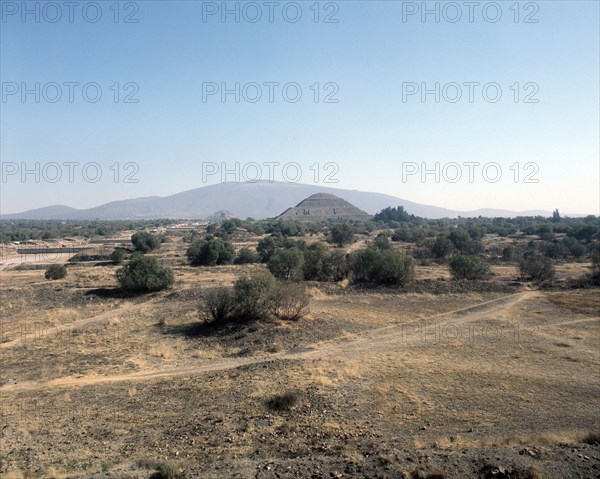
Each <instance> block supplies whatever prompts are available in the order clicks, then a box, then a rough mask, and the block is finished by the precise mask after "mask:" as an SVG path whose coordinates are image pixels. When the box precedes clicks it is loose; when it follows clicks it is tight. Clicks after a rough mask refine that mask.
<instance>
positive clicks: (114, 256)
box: [110, 248, 127, 264]
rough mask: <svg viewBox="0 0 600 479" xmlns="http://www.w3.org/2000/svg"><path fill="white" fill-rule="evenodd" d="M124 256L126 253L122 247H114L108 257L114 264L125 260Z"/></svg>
mask: <svg viewBox="0 0 600 479" xmlns="http://www.w3.org/2000/svg"><path fill="white" fill-rule="evenodd" d="M125 256H127V253H126V252H125V250H124V249H122V248H116V249H115V250H114V251H113V252H112V253H111V254H110V259H111V261H112V262H113V263H114V264H121V263H123V261H125Z"/></svg>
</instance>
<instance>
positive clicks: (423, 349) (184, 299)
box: [0, 241, 600, 478]
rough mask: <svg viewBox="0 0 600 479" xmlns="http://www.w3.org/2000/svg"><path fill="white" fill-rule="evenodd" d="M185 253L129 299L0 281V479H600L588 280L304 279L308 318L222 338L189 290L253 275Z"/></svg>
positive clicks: (71, 280) (598, 324) (107, 270)
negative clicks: (584, 284) (152, 285)
mask: <svg viewBox="0 0 600 479" xmlns="http://www.w3.org/2000/svg"><path fill="white" fill-rule="evenodd" d="M236 246H238V247H239V245H236ZM353 247H356V245H353ZM184 252H185V249H184V246H183V245H182V244H181V243H179V242H177V241H174V242H173V243H170V244H169V243H167V244H166V245H165V246H164V247H163V248H161V249H160V250H159V251H158V252H156V253H152V254H153V255H156V256H158V257H160V258H161V259H162V260H163V261H165V262H167V263H168V264H169V265H170V266H171V267H172V268H173V269H174V271H175V274H176V283H175V285H174V286H173V287H172V288H171V289H170V290H168V291H164V292H160V293H153V294H149V295H141V296H123V295H121V294H119V293H118V292H117V291H116V290H115V288H116V281H115V277H114V272H115V270H116V269H117V266H113V265H110V264H95V263H92V264H87V263H78V264H72V265H69V267H68V270H69V274H68V276H67V278H65V279H64V280H58V281H47V280H45V279H44V271H43V270H41V269H33V267H34V265H32V269H28V268H23V267H22V265H21V267H16V268H15V265H14V264H11V265H9V266H7V267H6V268H5V269H4V270H3V271H2V273H1V275H2V276H1V282H0V283H1V284H0V292H1V309H0V312H1V325H2V330H1V332H0V358H1V361H2V366H1V369H0V371H1V376H0V401H1V403H0V406H1V416H0V419H1V426H0V427H1V437H0V439H1V442H0V474H1V475H2V477H6V478H11V477H12V478H19V477H57V478H59V477H84V478H100V477H111V478H147V477H152V476H153V477H176V476H177V475H180V476H182V477H197V478H228V477H239V478H254V477H256V478H275V477H281V478H285V477H297V478H311V477H314V478H321V477H322V478H329V477H340V478H341V477H369V478H376V477H381V478H402V477H423V478H425V477H431V478H434V477H440V478H444V477H446V478H469V477H483V478H487V477H490V478H491V477H496V478H598V477H600V445H599V444H598V443H597V440H598V436H597V435H596V436H594V433H596V434H597V433H598V431H600V294H598V293H599V292H600V290H599V289H598V288H595V289H594V288H589V289H569V288H560V287H555V288H546V289H542V288H538V287H536V286H535V285H533V284H528V283H522V282H519V281H518V278H517V269H516V266H510V265H502V266H495V267H494V272H495V273H496V276H495V277H494V278H493V279H492V280H490V281H483V282H461V281H454V280H451V279H450V278H449V275H448V272H447V267H446V266H444V265H437V264H433V265H431V266H417V281H416V283H414V285H413V286H411V287H410V288H404V289H388V288H366V287H359V286H352V285H347V284H346V283H345V282H341V283H316V282H314V283H307V287H308V291H309V293H310V297H311V302H310V313H309V315H308V316H307V317H306V318H303V319H301V320H300V321H297V322H285V321H278V320H273V321H270V322H267V323H248V324H244V325H243V326H239V327H235V326H231V325H229V326H224V327H220V328H217V327H208V326H203V325H202V324H201V323H200V320H199V317H198V299H199V297H200V294H201V291H203V290H204V289H207V288H211V287H213V286H215V285H228V284H231V283H232V282H233V281H234V280H235V278H236V277H237V276H238V274H239V273H240V272H242V271H246V270H248V269H251V268H263V267H264V266H263V265H250V266H248V265H244V266H234V265H229V266H216V267H210V268H205V267H196V268H193V267H190V266H188V265H186V263H185V257H184ZM587 268H588V265H586V264H585V263H572V264H562V265H559V267H558V268H557V270H558V271H557V272H558V279H559V280H560V279H561V278H567V277H577V276H578V275H584V274H586V271H587ZM595 441H596V442H595Z"/></svg>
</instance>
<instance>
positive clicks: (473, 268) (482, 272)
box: [450, 254, 490, 280]
mask: <svg viewBox="0 0 600 479" xmlns="http://www.w3.org/2000/svg"><path fill="white" fill-rule="evenodd" d="M450 273H451V274H452V277H453V278H454V279H469V280H475V279H483V278H485V277H487V276H489V274H490V265H489V264H487V262H486V261H485V260H484V259H483V258H481V257H480V256H472V255H463V254H461V255H458V256H455V257H454V258H452V259H451V260H450Z"/></svg>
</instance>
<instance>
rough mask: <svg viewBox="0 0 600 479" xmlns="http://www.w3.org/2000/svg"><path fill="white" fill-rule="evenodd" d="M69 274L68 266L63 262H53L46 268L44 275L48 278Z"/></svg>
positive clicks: (60, 277)
mask: <svg viewBox="0 0 600 479" xmlns="http://www.w3.org/2000/svg"><path fill="white" fill-rule="evenodd" d="M66 276H67V267H66V266H64V265H62V264H51V265H50V266H48V267H47V268H46V272H45V273H44V277H45V278H46V279H51V280H54V279H63V278H64V277H66Z"/></svg>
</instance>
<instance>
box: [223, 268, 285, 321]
mask: <svg viewBox="0 0 600 479" xmlns="http://www.w3.org/2000/svg"><path fill="white" fill-rule="evenodd" d="M275 285H276V280H275V277H274V276H273V275H272V274H271V273H270V272H269V271H257V272H254V273H252V274H249V275H244V276H241V277H240V278H238V279H237V280H236V282H235V283H234V285H233V292H234V298H235V303H236V314H238V315H239V316H240V317H241V318H244V319H262V318H265V317H266V316H268V314H269V313H270V312H271V311H272V309H273V301H272V293H273V290H274V289H275Z"/></svg>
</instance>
